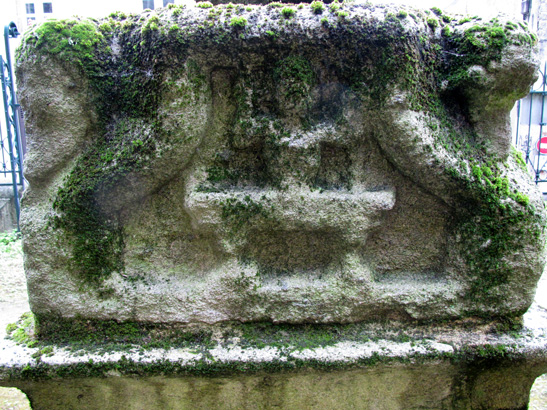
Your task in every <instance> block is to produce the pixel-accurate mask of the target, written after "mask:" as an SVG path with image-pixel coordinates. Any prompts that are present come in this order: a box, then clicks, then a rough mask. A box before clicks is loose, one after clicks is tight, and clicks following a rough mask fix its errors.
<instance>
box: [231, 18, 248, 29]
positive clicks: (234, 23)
mask: <svg viewBox="0 0 547 410" xmlns="http://www.w3.org/2000/svg"><path fill="white" fill-rule="evenodd" d="M246 25H247V19H246V18H245V17H232V19H231V20H230V26H231V27H235V28H245V26H246Z"/></svg>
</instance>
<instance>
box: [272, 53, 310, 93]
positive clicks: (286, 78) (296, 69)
mask: <svg viewBox="0 0 547 410" xmlns="http://www.w3.org/2000/svg"><path fill="white" fill-rule="evenodd" d="M274 76H275V79H276V80H277V82H278V83H279V84H280V85H282V86H283V89H284V90H285V98H287V99H288V100H291V101H300V100H301V99H302V97H305V96H306V95H307V94H308V92H309V89H310V87H311V86H312V85H313V84H314V83H315V73H314V72H313V69H312V67H311V65H310V62H309V61H308V60H306V59H305V58H303V57H301V56H289V57H287V58H285V59H283V60H281V61H279V62H278V63H277V65H276V67H275V70H274Z"/></svg>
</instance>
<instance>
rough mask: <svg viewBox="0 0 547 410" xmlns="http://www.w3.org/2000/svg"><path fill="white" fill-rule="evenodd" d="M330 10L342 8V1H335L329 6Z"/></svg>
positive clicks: (333, 11) (335, 10) (334, 10)
mask: <svg viewBox="0 0 547 410" xmlns="http://www.w3.org/2000/svg"><path fill="white" fill-rule="evenodd" d="M329 10H330V11H331V12H332V13H335V12H337V11H338V10H340V3H338V2H337V1H333V2H332V3H331V4H330V6H329Z"/></svg>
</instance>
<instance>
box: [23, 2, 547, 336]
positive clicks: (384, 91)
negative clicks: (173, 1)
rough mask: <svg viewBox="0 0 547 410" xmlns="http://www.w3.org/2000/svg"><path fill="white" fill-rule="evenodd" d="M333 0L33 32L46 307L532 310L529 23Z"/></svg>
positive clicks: (27, 219) (237, 316) (33, 215)
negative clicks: (526, 102) (512, 118)
mask: <svg viewBox="0 0 547 410" xmlns="http://www.w3.org/2000/svg"><path fill="white" fill-rule="evenodd" d="M337 6H338V5H337V4H335V6H334V7H331V8H325V10H324V11H323V12H322V13H321V14H315V13H314V12H313V11H312V9H311V8H310V6H308V5H304V6H303V7H302V8H298V7H296V6H292V10H293V11H294V15H291V14H290V12H289V11H285V12H283V9H282V8H278V7H275V6H273V5H272V6H265V7H261V6H248V7H243V6H232V5H228V6H217V7H211V8H200V7H194V6H190V7H180V6H175V7H171V8H168V9H162V10H159V11H158V12H157V14H156V12H145V13H143V14H142V15H140V16H133V15H132V16H124V15H122V14H116V15H113V16H112V17H110V18H109V19H104V20H101V21H98V22H97V21H88V20H73V21H59V22H55V21H51V22H46V23H44V24H42V25H41V26H38V27H36V28H34V29H33V30H31V31H30V32H29V33H27V35H26V37H25V39H24V42H23V46H22V48H21V49H20V50H19V53H18V62H17V74H18V81H19V92H20V100H21V104H22V105H23V107H24V110H25V116H26V119H27V133H28V146H29V156H28V158H27V163H26V166H27V178H28V180H29V183H30V187H29V189H28V190H27V192H26V193H25V197H24V201H23V215H22V222H21V223H22V230H23V234H24V248H25V255H26V260H25V270H26V273H27V278H28V286H29V295H30V304H31V308H32V310H33V312H34V313H35V314H36V315H37V316H38V318H39V319H40V322H39V323H42V324H44V323H46V322H47V321H50V320H55V319H56V318H65V319H71V318H81V319H97V320H106V319H115V320H117V321H137V322H155V323H176V324H191V323H209V324H212V323H219V322H229V321H241V322H250V321H272V322H284V323H310V322H311V323H348V322H358V321H363V320H386V319H400V320H405V321H406V320H445V319H458V318H465V317H470V316H483V317H485V316H486V317H515V316H520V315H522V314H523V313H524V312H525V311H526V309H527V308H528V307H529V306H530V303H531V302H532V298H533V294H534V289H535V286H536V283H537V280H538V279H539V276H540V274H541V272H542V269H543V266H544V224H545V211H544V205H543V201H542V198H541V196H540V194H539V193H538V191H537V190H536V188H535V186H534V185H533V183H532V182H531V181H530V178H529V175H528V174H527V171H526V167H525V165H522V161H521V160H520V159H519V157H518V155H517V154H516V152H514V151H512V150H511V148H510V132H509V125H508V124H509V122H508V119H509V117H508V113H509V110H510V108H511V107H512V105H513V103H514V101H515V100H516V99H518V98H520V97H522V96H523V95H524V94H526V92H527V91H528V87H529V85H530V84H531V83H532V82H533V80H534V76H535V74H534V73H535V68H536V61H535V56H534V50H533V45H534V43H535V41H536V39H535V37H534V36H533V35H532V34H530V33H529V32H528V31H527V30H526V29H524V28H522V27H521V26H518V25H515V24H506V22H505V21H501V20H494V21H492V22H489V23H485V22H482V21H480V20H470V21H468V22H464V21H463V22H461V23H460V22H458V20H457V19H452V20H451V19H450V18H448V17H447V16H438V15H436V14H434V13H429V14H425V13H424V12H420V11H415V10H407V11H405V12H404V13H403V12H401V10H399V9H398V8H394V7H393V6H377V7H373V6H370V5H352V4H343V5H340V8H339V9H336V7H337ZM447 21H449V22H447ZM45 328H47V326H44V329H45Z"/></svg>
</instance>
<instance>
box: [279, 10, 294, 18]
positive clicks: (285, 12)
mask: <svg viewBox="0 0 547 410" xmlns="http://www.w3.org/2000/svg"><path fill="white" fill-rule="evenodd" d="M295 14H296V10H295V9H293V8H291V7H283V8H282V9H281V15H282V16H283V17H285V18H286V19H289V18H291V17H293V16H294V15H295Z"/></svg>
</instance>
